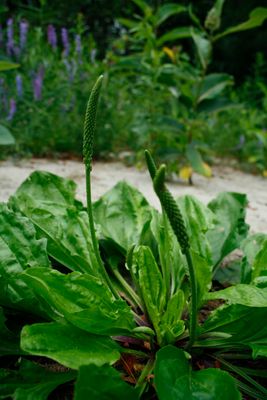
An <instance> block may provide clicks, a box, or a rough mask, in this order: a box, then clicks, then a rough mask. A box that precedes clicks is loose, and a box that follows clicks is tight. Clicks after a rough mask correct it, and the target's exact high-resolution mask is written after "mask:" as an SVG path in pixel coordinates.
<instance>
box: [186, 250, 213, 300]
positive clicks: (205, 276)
mask: <svg viewBox="0 0 267 400" xmlns="http://www.w3.org/2000/svg"><path fill="white" fill-rule="evenodd" d="M191 256H192V261H193V266H194V270H195V275H196V279H197V304H198V307H200V306H201V304H202V303H203V298H204V297H205V295H206V293H207V292H208V291H209V290H210V288H211V276H212V274H211V265H210V264H208V260H207V259H205V258H204V257H202V256H201V255H199V253H197V252H195V251H193V250H191Z"/></svg>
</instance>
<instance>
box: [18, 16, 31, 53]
mask: <svg viewBox="0 0 267 400" xmlns="http://www.w3.org/2000/svg"><path fill="white" fill-rule="evenodd" d="M28 29H29V24H28V22H27V21H20V24H19V44H20V50H23V49H24V47H25V45H26V42H27V34H28Z"/></svg>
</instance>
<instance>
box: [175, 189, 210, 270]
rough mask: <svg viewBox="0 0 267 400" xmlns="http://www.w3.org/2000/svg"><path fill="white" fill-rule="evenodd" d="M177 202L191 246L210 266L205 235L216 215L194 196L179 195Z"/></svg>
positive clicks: (208, 249) (208, 247) (207, 242)
mask: <svg viewBox="0 0 267 400" xmlns="http://www.w3.org/2000/svg"><path fill="white" fill-rule="evenodd" d="M177 203H178V205H179V208H180V210H181V212H182V215H183V218H184V221H185V224H186V228H187V232H188V235H189V240H190V246H191V248H192V249H193V250H194V251H195V252H198V253H199V254H200V255H201V256H202V257H203V258H204V259H206V261H207V263H208V264H210V266H211V265H212V258H211V248H210V243H209V241H208V239H207V237H206V235H207V233H208V232H209V231H210V230H211V229H212V228H213V226H214V222H215V221H216V220H215V218H216V217H215V216H214V214H213V213H212V212H211V210H210V209H209V208H208V207H207V206H205V205H204V204H203V203H201V202H200V201H199V200H198V199H197V198H196V197H194V196H189V195H185V196H180V197H178V198H177Z"/></svg>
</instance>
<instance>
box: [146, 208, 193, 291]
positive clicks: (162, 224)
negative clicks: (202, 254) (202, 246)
mask: <svg viewBox="0 0 267 400" xmlns="http://www.w3.org/2000/svg"><path fill="white" fill-rule="evenodd" d="M150 229H151V232H152V234H153V236H154V238H155V242H156V246H157V250H158V254H159V261H160V265H161V271H162V275H163V281H164V284H165V287H166V292H167V293H169V292H171V291H172V292H175V291H176V289H177V288H180V287H181V285H182V282H183V278H184V275H185V260H184V256H183V255H182V253H181V250H180V246H179V244H178V241H177V238H176V236H175V235H174V233H173V230H172V228H171V226H170V223H169V221H168V218H167V217H166V215H165V214H163V215H161V214H160V213H158V212H156V210H155V211H154V212H153V217H152V220H151V223H150ZM151 247H152V246H151ZM152 249H153V248H152ZM170 285H171V288H170Z"/></svg>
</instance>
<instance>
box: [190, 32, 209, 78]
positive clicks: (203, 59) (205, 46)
mask: <svg viewBox="0 0 267 400" xmlns="http://www.w3.org/2000/svg"><path fill="white" fill-rule="evenodd" d="M191 36H192V39H193V41H194V43H195V46H196V48H197V54H198V57H199V60H200V63H201V66H202V68H203V70H206V69H207V67H208V64H209V62H210V59H211V51H212V45H211V42H210V40H209V39H208V38H207V37H206V36H204V35H203V33H202V32H197V31H196V30H195V29H191Z"/></svg>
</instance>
